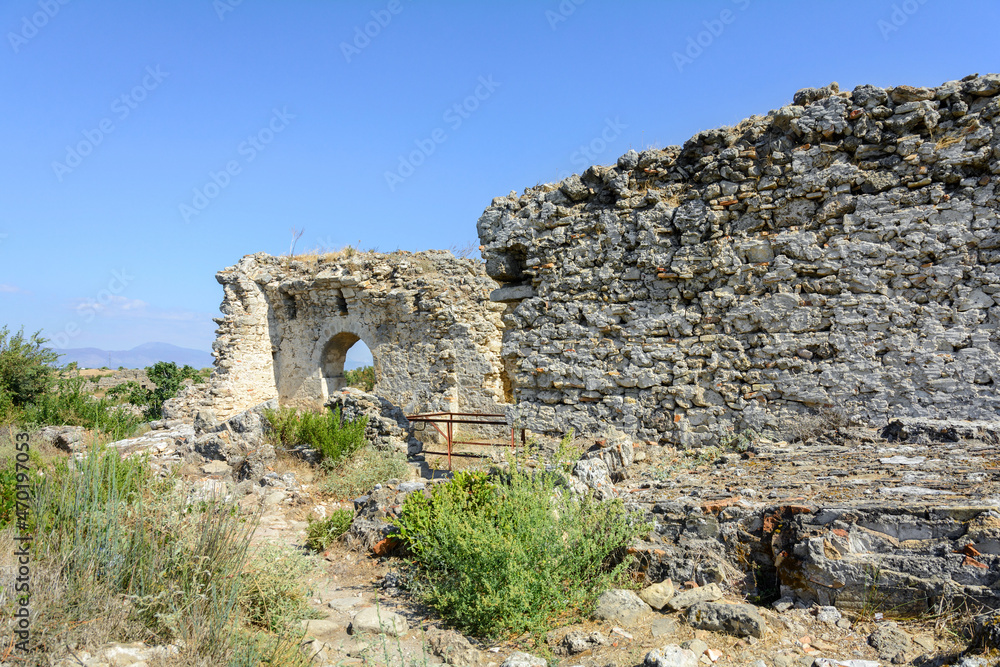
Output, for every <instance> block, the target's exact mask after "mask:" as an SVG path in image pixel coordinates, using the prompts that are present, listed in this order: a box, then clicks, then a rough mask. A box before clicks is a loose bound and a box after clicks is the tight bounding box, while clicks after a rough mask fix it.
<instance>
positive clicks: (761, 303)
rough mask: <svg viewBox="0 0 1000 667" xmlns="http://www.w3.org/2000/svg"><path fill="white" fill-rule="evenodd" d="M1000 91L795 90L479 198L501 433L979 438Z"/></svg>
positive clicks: (991, 336) (992, 353)
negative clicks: (790, 432) (484, 205)
mask: <svg viewBox="0 0 1000 667" xmlns="http://www.w3.org/2000/svg"><path fill="white" fill-rule="evenodd" d="M998 92H1000V76H998V75H987V76H983V77H967V78H965V79H963V80H961V81H952V82H948V83H945V84H943V85H942V86H939V87H937V88H914V87H909V86H899V87H896V88H888V89H882V88H877V87H874V86H867V85H866V86H859V87H857V88H855V89H854V90H853V91H850V92H847V91H843V92H842V91H839V89H838V87H837V85H836V84H831V85H830V86H827V87H825V88H821V89H805V90H802V91H799V92H798V93H797V94H796V95H795V97H794V103H793V104H791V105H788V106H785V107H782V108H781V109H778V110H776V111H771V112H770V113H769V114H768V115H767V116H765V117H752V118H749V119H747V120H745V121H743V122H741V123H740V124H739V125H738V126H736V127H732V128H720V129H715V130H709V131H706V132H702V133H699V134H697V135H695V136H694V137H693V138H692V139H691V140H689V141H688V142H687V143H686V144H685V145H684V146H683V147H677V146H672V147H668V148H665V149H663V150H647V151H643V152H642V153H636V152H635V151H629V152H628V153H627V154H626V155H624V156H622V157H621V158H620V159H619V160H618V163H617V165H616V166H613V167H600V166H594V167H591V168H589V169H588V170H587V171H586V172H584V174H583V175H582V176H576V175H574V176H572V177H570V178H568V179H566V180H564V181H562V182H561V183H559V184H554V185H553V184H550V185H542V186H538V187H534V188H530V189H528V190H526V191H525V193H524V194H523V195H522V196H517V195H516V194H515V193H511V195H510V196H507V197H500V198H497V199H495V200H494V201H493V203H492V205H491V206H490V207H489V208H488V209H486V211H485V213H484V214H483V216H482V217H481V218H480V220H479V224H478V229H479V236H480V239H481V241H482V243H483V244H484V245H483V255H484V258H485V259H486V261H487V271H488V273H489V274H490V275H491V276H493V277H494V278H496V279H497V280H498V281H500V282H501V283H503V284H504V286H503V287H502V288H500V289H498V290H497V291H496V292H495V293H494V295H493V298H494V300H495V301H499V302H505V303H506V304H507V305H508V311H507V313H506V314H505V316H504V317H505V320H504V321H505V325H506V330H505V331H504V343H503V352H502V354H503V359H504V363H505V365H506V367H507V370H508V372H509V373H510V376H511V381H512V384H513V395H514V399H515V401H516V403H517V405H516V406H515V407H514V408H513V409H512V410H511V416H512V418H513V419H515V420H518V421H520V422H521V423H523V424H525V425H527V426H528V427H529V428H532V429H534V430H537V431H544V432H555V433H558V432H562V431H566V430H568V429H569V428H575V429H576V430H577V432H578V433H579V432H581V431H583V432H590V431H598V430H600V429H601V428H603V424H608V423H610V424H612V425H614V426H616V427H618V428H620V429H622V430H625V431H627V432H630V433H633V434H636V435H638V436H639V437H641V438H645V439H649V440H658V441H661V442H670V443H674V444H681V445H685V446H696V445H700V444H708V443H712V442H715V441H717V440H718V439H719V438H720V437H723V436H725V435H726V434H727V433H731V432H732V431H733V430H741V429H743V428H747V427H752V428H755V429H762V430H768V429H779V430H780V429H782V428H787V427H788V425H789V424H790V423H794V420H795V419H797V418H798V417H799V416H801V414H802V413H804V412H807V411H811V410H816V409H819V408H822V407H823V406H832V408H834V409H837V410H843V411H846V412H847V413H849V414H850V415H852V416H854V417H856V418H858V419H860V420H866V421H869V422H875V423H878V422H881V423H883V424H884V423H885V419H886V417H887V416H927V417H958V418H964V419H996V418H997V413H998V410H1000V396H998V394H997V387H996V383H997V382H998V381H1000V363H998V361H1000V356H998V352H1000V333H998V324H1000V306H998V305H997V301H1000V296H997V294H998V292H1000V272H998V262H1000V233H998V232H1000V222H998V215H997V213H998V208H1000V204H998V182H1000V178H998V176H997V174H1000V133H997V132H996V127H997V122H998V115H1000V99H998V98H997V97H996V95H997V93H998ZM994 297H996V299H997V301H994Z"/></svg>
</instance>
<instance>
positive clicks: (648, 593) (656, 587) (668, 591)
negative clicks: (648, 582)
mask: <svg viewBox="0 0 1000 667" xmlns="http://www.w3.org/2000/svg"><path fill="white" fill-rule="evenodd" d="M639 597H640V598H642V601H643V602H645V603H646V604H648V605H649V606H650V607H652V608H653V609H656V610H660V609H663V608H664V607H665V606H666V604H667V602H669V601H670V598H672V597H674V584H673V582H672V581H670V580H669V579H667V580H666V581H661V582H660V583H658V584H653V585H652V586H647V587H646V588H644V589H642V590H641V591H639Z"/></svg>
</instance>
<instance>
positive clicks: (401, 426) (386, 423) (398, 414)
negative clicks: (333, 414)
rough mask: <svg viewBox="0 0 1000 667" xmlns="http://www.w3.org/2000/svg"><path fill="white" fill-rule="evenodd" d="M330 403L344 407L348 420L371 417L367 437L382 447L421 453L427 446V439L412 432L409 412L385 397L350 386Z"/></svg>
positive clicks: (335, 406)
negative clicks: (424, 441)
mask: <svg viewBox="0 0 1000 667" xmlns="http://www.w3.org/2000/svg"><path fill="white" fill-rule="evenodd" d="M327 407H328V408H329V409H331V410H333V409H335V408H340V411H341V412H340V415H341V418H343V419H347V420H355V419H358V418H360V417H363V416H364V417H368V424H367V426H366V427H365V439H366V440H368V442H370V443H372V444H373V445H374V446H375V447H376V448H378V449H384V450H395V451H398V452H402V453H403V454H417V453H419V452H420V451H421V450H422V449H423V443H421V442H420V441H419V440H417V439H416V438H415V437H413V435H412V432H411V430H410V422H409V421H408V420H407V419H406V414H405V413H404V412H403V411H402V410H401V409H400V408H399V407H398V406H396V405H393V404H392V403H390V402H389V401H387V400H386V399H384V398H381V397H379V396H375V395H374V394H369V393H366V392H363V391H361V390H360V389H354V388H347V389H341V390H339V391H337V392H336V393H335V394H334V395H333V396H331V397H330V401H329V403H327Z"/></svg>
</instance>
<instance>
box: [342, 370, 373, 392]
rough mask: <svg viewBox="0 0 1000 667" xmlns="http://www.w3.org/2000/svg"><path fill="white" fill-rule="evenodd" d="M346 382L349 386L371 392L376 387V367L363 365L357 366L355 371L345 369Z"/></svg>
mask: <svg viewBox="0 0 1000 667" xmlns="http://www.w3.org/2000/svg"><path fill="white" fill-rule="evenodd" d="M344 382H346V383H347V386H348V387H355V388H357V389H360V390H362V391H369V392H370V391H371V390H372V389H374V388H375V367H374V366H363V367H361V368H355V369H354V370H353V371H345V372H344Z"/></svg>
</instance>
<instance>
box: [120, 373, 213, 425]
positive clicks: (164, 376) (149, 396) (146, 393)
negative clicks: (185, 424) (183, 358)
mask: <svg viewBox="0 0 1000 667" xmlns="http://www.w3.org/2000/svg"><path fill="white" fill-rule="evenodd" d="M146 375H147V377H149V379H150V380H151V381H152V382H154V383H155V384H156V389H146V388H144V387H143V386H142V385H140V384H139V383H138V382H135V381H134V380H129V381H128V382H122V383H121V384H119V385H116V386H114V387H112V388H111V389H109V390H108V393H107V395H108V396H109V397H112V398H119V399H123V400H125V401H126V402H127V403H130V404H132V405H135V406H137V407H140V408H142V411H143V415H144V416H145V417H146V419H159V418H160V417H161V416H162V414H163V404H164V403H165V402H166V401H168V400H169V399H171V398H173V397H174V396H176V395H177V392H179V391H180V389H181V386H182V384H183V382H184V380H187V379H191V380H194V381H195V382H201V381H203V372H202V371H199V370H197V369H196V368H192V367H191V366H187V365H185V366H184V367H182V368H178V367H177V364H175V363H174V362H172V361H158V362H156V363H155V364H153V365H152V366H147V367H146Z"/></svg>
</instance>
